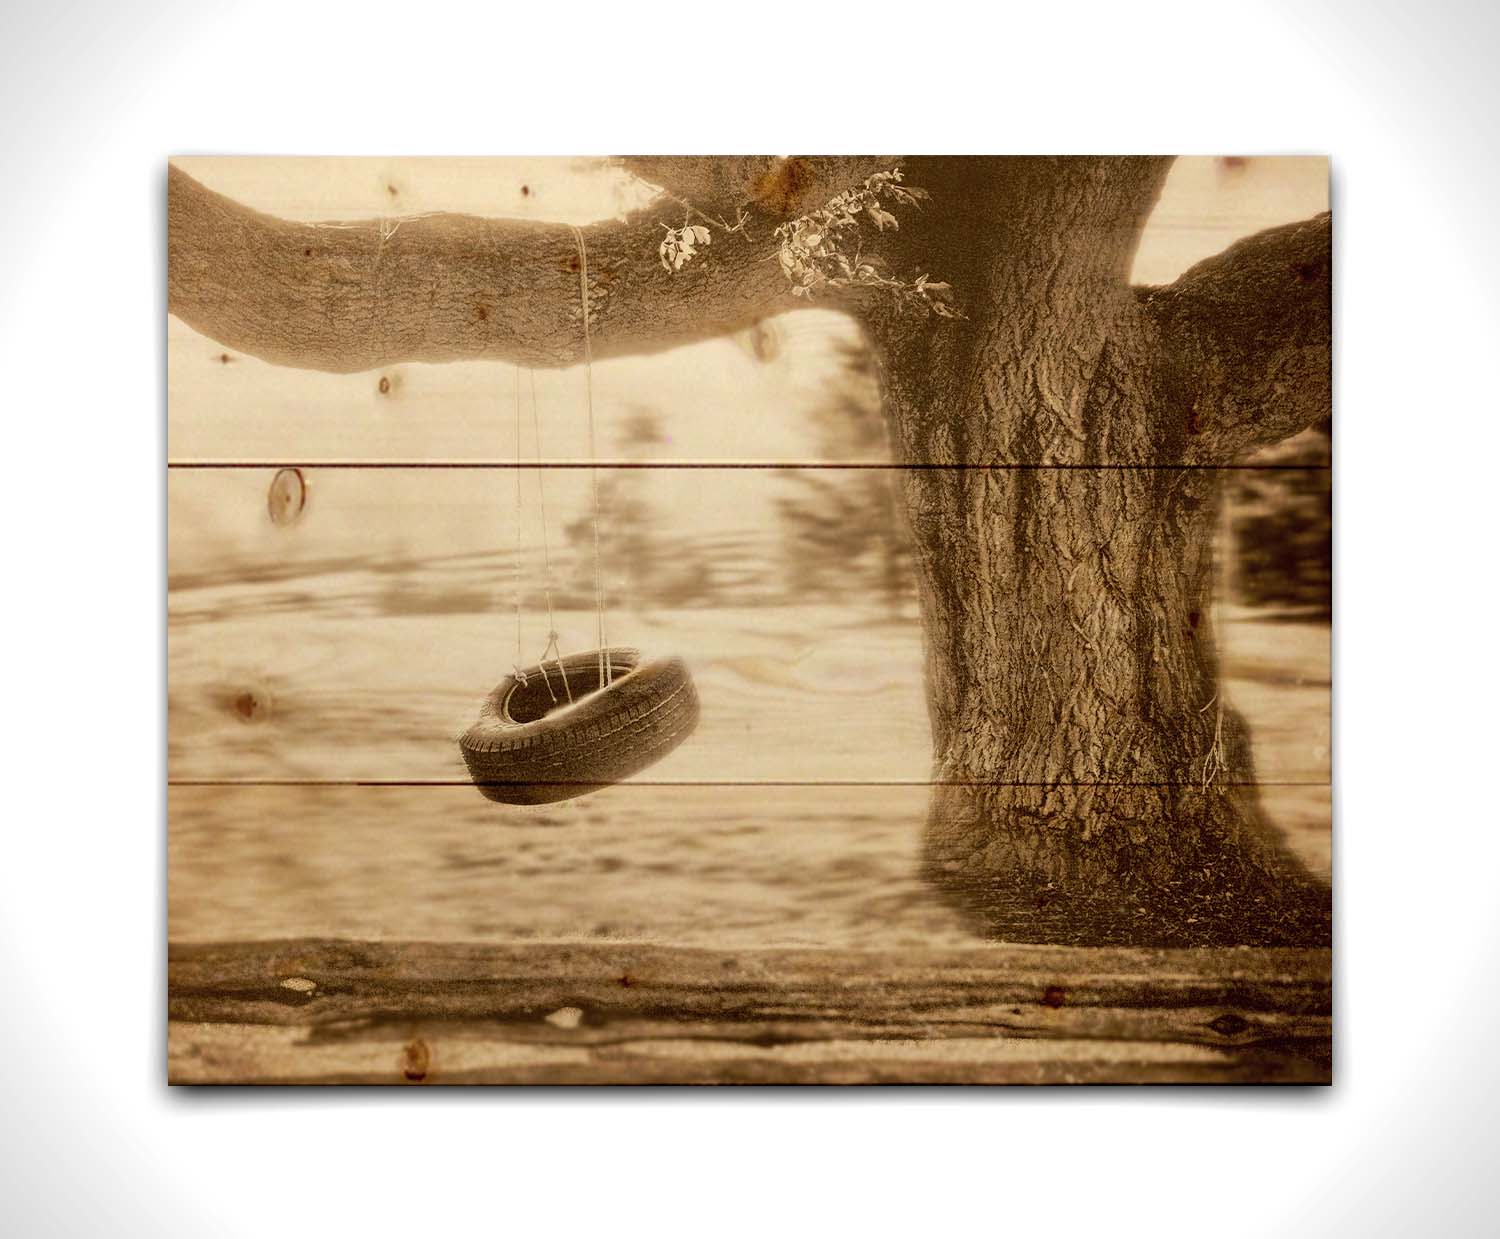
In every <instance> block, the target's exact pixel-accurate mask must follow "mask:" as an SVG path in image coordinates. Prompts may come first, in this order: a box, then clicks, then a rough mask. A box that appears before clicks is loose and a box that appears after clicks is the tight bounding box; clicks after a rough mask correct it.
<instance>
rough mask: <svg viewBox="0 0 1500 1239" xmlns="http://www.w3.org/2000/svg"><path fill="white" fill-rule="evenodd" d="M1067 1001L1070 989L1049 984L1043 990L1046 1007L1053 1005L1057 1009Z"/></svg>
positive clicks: (1043, 1004) (1043, 1003)
mask: <svg viewBox="0 0 1500 1239" xmlns="http://www.w3.org/2000/svg"><path fill="white" fill-rule="evenodd" d="M1067 1001H1068V991H1067V990H1065V989H1063V987H1062V986H1061V985H1049V986H1047V988H1046V989H1045V990H1043V991H1042V1006H1044V1007H1051V1008H1052V1009H1053V1010H1054V1011H1055V1010H1057V1008H1058V1007H1060V1006H1062V1005H1063V1003H1065V1002H1067Z"/></svg>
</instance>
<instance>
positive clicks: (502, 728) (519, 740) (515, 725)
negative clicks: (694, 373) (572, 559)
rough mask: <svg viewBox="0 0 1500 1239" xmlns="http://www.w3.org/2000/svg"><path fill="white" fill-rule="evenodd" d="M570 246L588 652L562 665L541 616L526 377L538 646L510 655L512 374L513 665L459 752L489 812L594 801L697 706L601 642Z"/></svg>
mask: <svg viewBox="0 0 1500 1239" xmlns="http://www.w3.org/2000/svg"><path fill="white" fill-rule="evenodd" d="M573 237H574V240H575V241H576V242H577V245H578V266H579V273H578V283H579V296H580V298H581V300H582V302H583V366H584V376H585V385H586V391H587V393H588V398H587V403H588V431H589V477H590V481H591V483H592V489H593V502H594V610H595V615H596V618H597V622H598V639H599V644H598V648H596V649H594V650H590V651H589V652H587V653H583V654H570V655H567V656H566V657H564V655H563V654H562V652H561V650H560V649H559V648H558V644H557V623H556V620H555V618H554V616H553V610H552V561H551V551H550V549H549V547H548V539H547V503H546V492H545V487H544V483H543V480H542V479H543V473H544V470H543V468H542V464H541V454H542V453H541V421H540V419H539V418H538V416H537V409H536V376H535V375H534V374H533V375H532V377H531V417H532V425H533V432H534V434H535V439H536V452H537V500H538V505H539V507H540V516H541V526H542V563H543V580H544V593H545V597H546V601H547V646H546V648H545V649H544V650H543V651H542V654H541V657H540V658H539V659H538V660H537V661H536V662H535V663H533V664H532V665H530V666H522V665H521V660H522V657H523V655H522V649H521V644H522V643H521V594H520V579H519V572H520V562H519V551H520V543H521V524H520V516H521V506H522V505H521V372H520V370H519V369H517V371H516V383H515V402H516V544H517V560H516V565H515V568H514V569H513V571H514V572H515V574H516V582H515V583H516V661H515V664H514V671H513V673H512V674H511V675H508V676H506V677H505V679H503V680H501V681H500V683H499V684H498V685H496V686H495V689H494V691H493V692H491V693H490V695H489V696H488V697H486V698H485V700H484V705H483V706H482V707H481V708H480V711H479V720H478V721H477V722H476V723H475V724H474V725H473V726H472V727H470V728H469V729H468V730H467V731H466V732H464V734H463V735H462V736H461V737H460V738H459V741H458V746H459V749H460V750H461V751H462V753H463V755H464V763H465V764H466V765H467V766H468V768H469V777H470V778H471V779H472V780H473V781H474V786H475V787H477V788H478V789H479V791H480V792H481V793H482V794H483V795H484V796H486V797H487V798H488V799H490V800H493V801H496V802H498V803H500V804H515V805H536V804H550V803H552V802H554V801H558V800H569V799H571V798H573V797H574V796H582V795H585V794H587V793H588V792H593V791H598V790H599V789H600V788H602V787H607V786H608V785H609V784H611V783H618V782H619V781H620V780H622V779H626V778H629V777H630V776H631V775H633V774H636V773H638V772H639V771H641V770H644V769H645V768H646V767H647V766H649V765H651V764H653V763H654V762H657V761H660V760H661V759H662V758H663V757H665V756H666V755H667V754H668V753H670V752H671V751H672V750H673V749H675V748H676V747H677V746H678V745H679V744H681V743H682V741H683V740H685V739H687V737H688V735H689V734H690V733H691V732H692V730H693V728H694V727H695V726H697V723H698V694H697V690H696V689H695V688H694V687H693V678H692V676H691V675H689V674H688V669H687V666H686V664H685V663H684V662H683V661H682V659H680V658H675V657H669V658H652V659H648V658H645V657H643V656H642V654H641V652H640V651H639V650H635V649H630V648H627V647H623V646H614V647H611V646H610V645H609V643H608V641H607V640H606V638H605V635H604V609H605V608H604V577H603V575H602V572H601V566H600V559H599V477H598V466H597V462H596V452H595V442H594V375H593V350H592V345H591V342H590V340H589V296H588V287H589V284H588V279H589V277H588V270H589V268H588V250H587V248H586V247H585V245H584V241H583V233H582V232H580V231H579V230H578V229H577V228H574V229H573Z"/></svg>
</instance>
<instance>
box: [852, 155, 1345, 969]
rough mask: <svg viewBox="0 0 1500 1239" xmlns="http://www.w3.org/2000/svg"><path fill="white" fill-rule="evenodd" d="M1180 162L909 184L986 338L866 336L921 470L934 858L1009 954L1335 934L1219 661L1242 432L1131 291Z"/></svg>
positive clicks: (984, 170)
mask: <svg viewBox="0 0 1500 1239" xmlns="http://www.w3.org/2000/svg"><path fill="white" fill-rule="evenodd" d="M1164 171H1165V169H1164V167H1162V166H1161V165H1160V164H1158V162H1157V161H1149V160H1010V161H972V160H960V161H951V162H950V161H933V162H931V163H926V164H921V163H914V164H913V166H912V168H911V171H910V178H911V180H912V183H914V184H921V185H923V186H924V187H926V188H928V189H929V190H930V191H931V193H932V195H933V208H932V211H931V212H930V213H929V215H928V216H927V217H926V218H925V219H924V220H923V225H922V230H921V233H920V236H919V237H917V238H916V239H914V240H913V241H911V242H909V243H908V244H909V248H910V251H911V252H910V253H909V254H908V255H906V258H907V260H908V261H910V262H913V263H915V264H916V265H917V266H919V267H921V268H922V269H924V270H925V269H935V270H940V271H955V270H962V271H965V272H966V273H968V274H969V275H970V276H971V284H970V286H969V289H968V291H967V294H966V296H965V297H964V303H963V308H964V311H965V313H966V315H967V320H968V321H967V322H963V323H958V324H955V325H953V326H947V325H943V326H937V327H935V328H931V329H928V330H924V331H917V332H913V331H912V330H910V326H909V324H906V323H903V322H902V321H900V320H899V319H898V318H896V317H894V316H892V315H890V314H888V313H887V314H884V315H876V316H872V317H871V319H870V325H871V330H872V333H873V335H874V338H875V340H876V342H877V347H878V349H879V351H880V354H881V357H882V361H883V366H884V377H885V386H886V395H887V411H888V415H889V418H890V423H891V430H892V436H893V440H894V444H895V452H896V455H897V457H898V459H901V460H903V461H909V462H914V463H916V464H917V465H918V466H920V467H916V468H913V469H910V470H908V472H907V473H906V476H905V488H906V499H907V510H908V513H909V517H910V522H911V530H912V535H913V542H914V546H915V551H916V560H917V564H918V572H919V576H920V590H919V593H920V596H921V599H922V611H923V621H924V631H925V635H926V648H927V661H928V683H927V689H928V709H929V714H930V717H931V720H932V729H933V744H934V761H933V770H932V777H933V792H932V799H931V811H930V820H929V823H928V828H927V843H926V861H927V867H928V872H929V876H930V877H931V878H932V879H933V880H934V881H935V882H937V883H938V884H939V885H940V886H941V887H943V888H944V889H945V890H948V891H950V892H952V893H953V894H955V895H956V896H958V897H959V898H960V899H961V900H962V901H963V902H964V903H965V904H966V906H968V907H969V908H971V909H972V910H973V911H974V912H975V913H976V914H977V915H978V916H980V917H981V918H982V919H983V921H984V924H985V926H986V927H987V929H988V930H989V931H990V932H991V933H994V934H996V935H997V936H1001V937H1005V938H1009V939H1020V940H1026V941H1052V942H1092V943H1100V942H1137V943H1144V942H1152V943H1160V944H1168V943H1206V942H1226V941H1243V942H1304V941H1317V940H1319V939H1320V938H1321V937H1323V936H1324V935H1325V934H1326V911H1327V900H1326V892H1325V891H1323V890H1322V889H1321V888H1320V887H1319V886H1318V884H1316V883H1314V882H1313V881H1312V880H1311V879H1310V878H1309V877H1308V876H1307V875H1306V874H1305V872H1303V871H1302V869H1301V867H1300V866H1299V865H1298V864H1297V863H1296V862H1295V861H1294V860H1293V859H1292V858H1291V856H1290V855H1289V854H1288V853H1287V852H1286V850H1285V849H1284V848H1283V847H1282V846H1281V845H1280V844H1279V843H1278V842H1277V840H1276V838H1275V835H1274V832H1273V831H1272V830H1271V829H1270V828H1269V827H1268V825H1267V823H1266V822H1265V821H1264V819H1263V816H1262V814H1261V812H1260V810H1259V807H1258V800H1257V796H1256V792H1255V788H1254V781H1255V774H1254V768H1253V763H1252V760H1251V753H1250V741H1249V735H1248V731H1247V729H1246V727H1245V725H1244V723H1243V721H1242V720H1241V719H1240V717H1239V716H1238V715H1237V714H1236V713H1235V712H1234V711H1233V710H1232V709H1231V708H1230V707H1229V706H1228V704H1227V703H1226V702H1225V701H1224V697H1223V693H1222V689H1221V686H1220V683H1219V675H1218V661H1217V656H1216V653H1215V648H1214V639H1213V630H1212V629H1213V626H1212V613H1213V556H1212V543H1213V534H1214V530H1215V526H1216V523H1217V518H1218V512H1219V502H1220V489H1221V486H1220V480H1221V478H1220V473H1219V472H1218V470H1217V469H1216V468H1215V467H1214V466H1213V464H1212V463H1209V464H1208V466H1207V467H1204V465H1205V457H1207V458H1209V460H1210V461H1211V460H1212V459H1213V458H1214V457H1215V454H1216V453H1217V452H1220V451H1222V450H1225V449H1224V447H1223V443H1224V442H1225V441H1232V440H1233V439H1234V438H1236V436H1237V434H1238V428H1239V427H1240V426H1241V425H1242V424H1243V422H1244V420H1245V419H1236V420H1235V421H1233V422H1232V433H1229V434H1226V435H1225V438H1224V440H1220V439H1219V438H1218V435H1217V432H1216V431H1215V432H1214V433H1210V431H1211V430H1212V429H1213V425H1212V423H1211V421H1210V419H1209V417H1208V413H1207V412H1206V410H1208V409H1209V408H1210V407H1212V405H1211V401H1210V400H1209V398H1208V395H1207V394H1206V393H1204V392H1202V391H1200V390H1198V389H1197V388H1196V387H1194V386H1193V385H1192V383H1191V382H1190V381H1189V380H1188V379H1187V378H1185V375H1184V371H1183V368H1182V366H1181V355H1180V354H1179V353H1177V352H1175V351H1173V350H1172V349H1171V348H1169V347H1168V346H1166V345H1165V344H1164V343H1163V338H1162V337H1163V333H1162V329H1161V327H1160V326H1159V323H1158V321H1157V319H1156V318H1154V317H1153V316H1152V315H1151V314H1150V313H1148V312H1146V308H1145V306H1144V305H1143V303H1142V299H1141V298H1139V297H1138V296H1137V295H1136V294H1135V293H1134V292H1133V291H1132V290H1130V289H1129V288H1128V286H1127V284H1126V272H1127V270H1128V267H1129V262H1130V259H1131V256H1132V254H1133V252H1134V248H1135V244H1136V241H1137V238H1138V235H1139V232H1140V229H1141V227H1142V225H1143V224H1144V220H1145V217H1146V215H1147V214H1148V213H1149V210H1150V208H1151V205H1152V203H1153V202H1154V200H1155V196H1156V193H1157V192H1158V190H1159V187H1160V183H1161V179H1162V176H1163V174H1164ZM991 220H993V221H1000V222H999V223H998V226H991V225H990V224H989V221H991ZM945 249H946V253H945V252H944V250H945ZM1323 346H1324V347H1326V338H1325V340H1324V342H1323ZM1205 351H1206V347H1205ZM1247 351H1248V350H1247ZM1292 351H1293V352H1295V348H1293V349H1292ZM1325 390H1326V389H1325ZM1324 409H1325V410H1326V405H1325V406H1324ZM1278 416H1280V415H1278ZM1249 420H1251V421H1254V420H1255V419H1254V418H1251V419H1249ZM1287 420H1293V421H1294V420H1296V418H1295V416H1292V417H1290V418H1288V417H1285V416H1282V421H1283V422H1284V421H1287ZM1309 420H1311V418H1309ZM1278 424H1280V423H1278Z"/></svg>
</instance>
